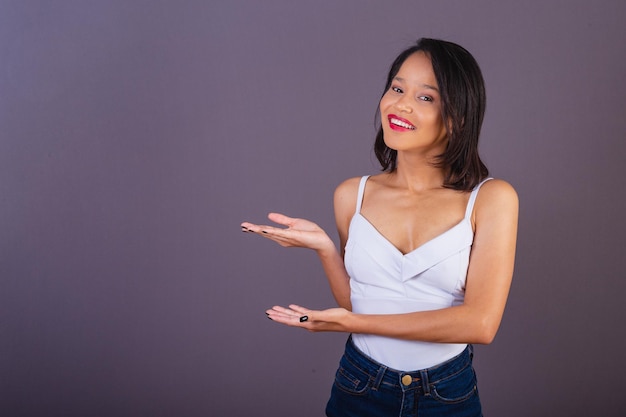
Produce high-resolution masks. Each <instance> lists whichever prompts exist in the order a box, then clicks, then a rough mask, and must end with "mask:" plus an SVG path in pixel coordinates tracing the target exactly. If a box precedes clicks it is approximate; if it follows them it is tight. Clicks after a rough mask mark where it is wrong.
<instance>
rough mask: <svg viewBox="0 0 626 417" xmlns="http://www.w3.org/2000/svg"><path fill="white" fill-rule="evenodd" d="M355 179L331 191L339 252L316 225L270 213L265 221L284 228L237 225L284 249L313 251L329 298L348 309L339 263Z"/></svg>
mask: <svg viewBox="0 0 626 417" xmlns="http://www.w3.org/2000/svg"><path fill="white" fill-rule="evenodd" d="M357 190H358V178H357V179H350V180H347V181H344V182H343V183H342V184H340V185H339V186H338V187H337V189H336V190H335V196H334V207H335V220H336V224H337V230H338V232H339V241H340V248H341V253H340V252H338V251H337V248H336V247H335V244H334V243H333V241H332V240H331V239H330V238H329V237H328V235H327V234H326V232H324V230H323V229H322V228H320V227H319V226H318V225H317V224H315V223H313V222H311V221H309V220H305V219H299V218H293V217H288V216H285V215H283V214H279V213H270V214H269V215H268V217H269V219H270V220H272V221H273V222H275V223H278V224H280V225H283V226H286V228H280V227H273V226H266V225H256V224H253V223H249V222H244V223H242V224H241V227H242V230H243V231H245V232H254V233H257V234H259V235H261V236H263V237H265V238H268V239H271V240H273V241H275V242H277V243H278V244H279V245H281V246H284V247H302V248H308V249H313V250H315V252H316V253H317V255H318V256H319V258H320V261H321V263H322V267H323V268H324V272H325V274H326V277H327V278H328V283H329V285H330V289H331V292H332V294H333V297H334V298H335V300H336V301H337V304H338V305H339V306H340V307H343V308H345V309H347V310H350V311H351V310H352V305H351V302H350V278H349V276H348V273H347V272H346V268H345V266H344V263H343V248H344V247H345V244H346V241H347V238H348V226H349V224H350V220H351V218H352V215H353V214H354V210H355V207H356V196H357Z"/></svg>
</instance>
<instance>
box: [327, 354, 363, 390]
mask: <svg viewBox="0 0 626 417" xmlns="http://www.w3.org/2000/svg"><path fill="white" fill-rule="evenodd" d="M369 386H370V377H369V375H368V374H367V372H365V371H363V370H362V369H360V368H359V367H357V366H355V365H354V364H353V363H351V362H350V361H349V360H347V359H346V358H345V357H344V358H342V359H341V362H340V363H339V369H337V373H336V374H335V387H337V388H338V389H340V390H341V391H344V392H347V393H349V394H354V395H363V394H365V393H367V391H368V390H369Z"/></svg>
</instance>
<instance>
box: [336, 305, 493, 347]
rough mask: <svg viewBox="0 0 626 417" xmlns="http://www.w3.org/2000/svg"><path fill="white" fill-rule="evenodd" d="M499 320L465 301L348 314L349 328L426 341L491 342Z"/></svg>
mask: <svg viewBox="0 0 626 417" xmlns="http://www.w3.org/2000/svg"><path fill="white" fill-rule="evenodd" d="M499 324H500V318H499V315H498V314H495V315H494V314H489V313H488V312H487V311H483V310H481V309H477V308H472V307H470V306H466V305H461V306H457V307H449V308H444V309H441V310H433V311H421V312H415V313H407V314H388V315H368V314H350V315H348V316H346V320H345V329H346V331H348V332H351V333H364V334H374V335H379V336H387V337H393V338H397V339H406V340H420V341H424V342H437V343H478V344H489V343H491V341H492V340H493V338H494V337H495V334H496V332H497V329H498V327H499Z"/></svg>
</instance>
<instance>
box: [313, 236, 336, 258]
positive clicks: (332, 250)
mask: <svg viewBox="0 0 626 417" xmlns="http://www.w3.org/2000/svg"><path fill="white" fill-rule="evenodd" d="M315 251H316V252H317V254H318V255H319V257H320V258H322V259H324V258H333V257H335V256H336V255H337V254H338V252H337V248H336V247H335V244H334V243H333V241H332V240H331V239H330V238H328V240H326V242H324V243H323V244H321V245H320V246H319V247H318V248H317V249H315Z"/></svg>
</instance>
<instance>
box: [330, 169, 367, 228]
mask: <svg viewBox="0 0 626 417" xmlns="http://www.w3.org/2000/svg"><path fill="white" fill-rule="evenodd" d="M360 181H361V177H354V178H349V179H347V180H345V181H343V182H342V183H341V184H339V185H338V186H337V188H336V189H335V196H334V206H335V220H336V221H337V225H338V227H339V228H340V229H342V228H346V230H347V225H348V223H349V222H350V219H352V216H353V215H354V212H355V211H356V200H357V196H358V194H359V182H360Z"/></svg>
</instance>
